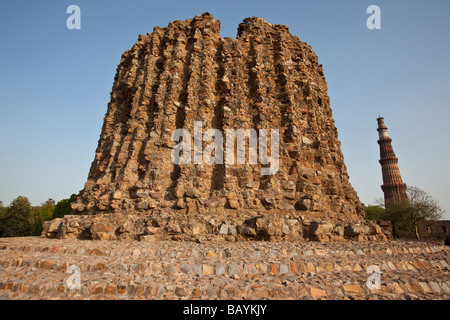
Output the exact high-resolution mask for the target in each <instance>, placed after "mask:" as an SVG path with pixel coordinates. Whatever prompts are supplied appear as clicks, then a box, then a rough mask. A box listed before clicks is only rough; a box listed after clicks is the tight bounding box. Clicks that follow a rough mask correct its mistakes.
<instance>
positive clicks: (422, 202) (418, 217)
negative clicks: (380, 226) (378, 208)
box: [379, 186, 444, 240]
mask: <svg viewBox="0 0 450 320" xmlns="http://www.w3.org/2000/svg"><path fill="white" fill-rule="evenodd" d="M406 195H407V199H406V200H404V201H397V202H394V203H392V204H390V205H389V206H388V207H386V208H385V209H384V213H383V214H382V215H381V218H382V220H388V221H390V222H391V224H392V233H393V235H394V236H396V235H397V231H398V229H402V230H409V231H412V232H414V234H415V236H416V239H417V240H419V239H420V237H419V224H420V223H421V222H423V221H429V220H438V219H440V218H441V217H442V214H443V212H444V211H443V210H442V209H441V207H440V206H439V204H438V202H437V201H436V200H435V199H433V198H432V197H431V196H430V195H429V194H428V193H427V192H425V191H423V190H422V189H420V188H418V187H413V186H409V187H407V188H406ZM379 203H380V201H379Z"/></svg>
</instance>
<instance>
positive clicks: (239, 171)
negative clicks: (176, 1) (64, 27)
mask: <svg viewBox="0 0 450 320" xmlns="http://www.w3.org/2000/svg"><path fill="white" fill-rule="evenodd" d="M219 31H220V22H219V21H218V20H216V19H214V18H213V17H212V16H211V15H210V14H208V13H205V14H203V15H201V16H196V17H194V18H193V19H189V20H185V21H179V20H177V21H173V22H171V23H170V24H169V25H168V26H167V27H165V28H160V27H155V28H154V30H153V32H152V33H148V34H147V35H140V36H139V38H138V41H137V43H136V44H135V45H134V46H133V47H132V48H131V49H130V50H128V51H126V52H125V53H124V54H123V56H122V59H121V62H120V65H119V66H118V68H117V73H116V76H115V81H114V85H113V89H112V92H111V101H110V103H109V104H108V110H107V112H106V115H105V118H104V124H103V128H102V132H101V136H100V140H99V143H98V148H97V151H96V154H95V159H94V161H93V163H92V166H91V169H90V172H89V176H88V181H87V182H86V184H85V187H84V189H83V190H82V191H81V193H80V194H79V197H78V201H77V202H76V203H75V204H73V206H72V208H73V210H74V214H76V215H82V218H77V217H66V218H64V219H63V220H58V221H54V222H53V224H51V223H47V224H46V225H45V228H44V235H46V236H49V237H51V236H57V237H60V238H61V237H78V238H80V237H85V238H94V239H99V238H100V239H117V238H122V237H134V238H136V237H142V236H151V237H161V238H164V237H166V236H170V235H172V236H173V235H175V237H178V238H180V237H181V238H183V239H191V238H192V235H194V238H196V237H199V236H200V235H205V234H214V235H219V234H221V235H222V236H223V238H224V239H225V238H227V239H228V240H230V241H232V240H236V239H244V238H247V239H248V238H254V239H265V240H268V239H270V240H271V239H288V240H292V239H307V240H308V239H313V240H323V241H333V240H343V239H347V238H353V239H372V240H378V239H385V238H386V236H385V234H384V233H383V232H381V228H380V227H379V226H377V225H375V224H373V223H369V222H364V221H363V214H364V206H363V205H362V203H361V202H360V201H359V199H358V196H357V194H356V192H355V190H354V189H353V187H352V186H351V184H350V182H349V177H348V174H347V169H346V166H345V164H344V157H343V154H342V152H341V149H340V142H339V140H338V134H337V130H336V127H335V125H334V120H333V117H332V110H331V107H330V99H329V98H328V94H327V83H326V81H325V77H324V72H323V68H322V66H321V65H320V64H319V63H318V58H317V56H316V54H315V53H314V51H313V50H312V49H311V47H310V46H309V45H307V44H306V43H304V42H302V41H300V39H299V38H298V37H296V36H293V35H291V34H290V33H289V30H288V27H287V26H284V25H272V24H270V23H268V22H266V21H265V20H263V19H261V18H255V17H253V18H247V19H245V20H244V21H243V22H242V23H241V24H240V25H239V28H238V33H237V37H236V39H231V38H222V37H221V36H220V33H219ZM196 121H201V122H202V128H203V133H204V132H205V131H206V130H208V129H218V130H220V131H221V132H223V133H225V131H226V130H227V129H235V130H236V129H243V130H247V129H254V130H255V131H256V132H258V133H259V130H260V129H265V130H268V131H269V132H270V130H271V129H277V130H279V170H278V172H277V173H276V174H274V175H262V174H261V173H262V172H261V171H262V167H264V165H262V164H261V163H256V164H251V163H250V162H246V163H245V164H228V163H225V164H212V165H207V164H205V163H203V164H194V163H192V164H180V165H177V164H174V163H173V161H172V151H173V148H174V146H176V144H177V143H178V141H177V142H174V141H172V140H171V137H172V133H173V132H174V130H175V129H178V128H183V129H186V130H188V131H189V132H190V133H191V134H193V133H194V122H196ZM206 144H207V142H205V143H204V144H203V148H204V147H205V145H206ZM92 215H94V216H95V217H93V216H92ZM97 216H98V217H97Z"/></svg>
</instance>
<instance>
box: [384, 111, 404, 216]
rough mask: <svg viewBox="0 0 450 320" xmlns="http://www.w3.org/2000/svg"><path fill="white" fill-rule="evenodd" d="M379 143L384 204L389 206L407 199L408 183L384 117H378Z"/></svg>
mask: <svg viewBox="0 0 450 320" xmlns="http://www.w3.org/2000/svg"><path fill="white" fill-rule="evenodd" d="M377 121H378V129H377V131H378V135H379V140H378V144H379V145H380V164H381V171H382V174H383V185H382V186H381V189H382V190H383V193H384V204H385V206H386V207H387V206H389V205H391V204H393V203H394V202H396V201H401V200H404V199H406V198H407V197H406V184H405V183H403V180H402V176H401V175H400V170H399V168H398V158H397V157H396V156H395V153H394V149H393V148H392V139H391V138H390V137H389V135H388V133H387V127H386V125H385V124H384V119H383V118H381V117H380V118H378V119H377Z"/></svg>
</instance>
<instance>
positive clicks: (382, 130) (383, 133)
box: [377, 117, 389, 139]
mask: <svg viewBox="0 0 450 320" xmlns="http://www.w3.org/2000/svg"><path fill="white" fill-rule="evenodd" d="M377 121H378V129H377V131H378V137H379V138H380V139H382V138H389V135H388V132H387V129H388V128H387V127H386V125H385V124H384V118H382V117H380V118H378V119H377Z"/></svg>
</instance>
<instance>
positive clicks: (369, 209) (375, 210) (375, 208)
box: [365, 205, 384, 220]
mask: <svg viewBox="0 0 450 320" xmlns="http://www.w3.org/2000/svg"><path fill="white" fill-rule="evenodd" d="M365 209H366V220H382V216H383V214H384V208H383V207H382V206H379V205H368V206H366V207H365Z"/></svg>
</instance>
